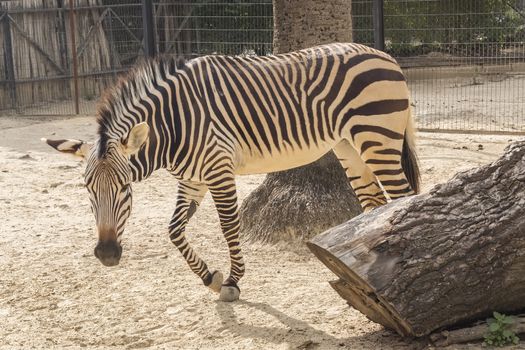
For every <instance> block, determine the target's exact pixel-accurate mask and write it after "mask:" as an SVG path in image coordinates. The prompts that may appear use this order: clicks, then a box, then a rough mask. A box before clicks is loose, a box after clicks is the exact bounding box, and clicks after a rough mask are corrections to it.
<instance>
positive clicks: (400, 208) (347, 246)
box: [308, 141, 525, 336]
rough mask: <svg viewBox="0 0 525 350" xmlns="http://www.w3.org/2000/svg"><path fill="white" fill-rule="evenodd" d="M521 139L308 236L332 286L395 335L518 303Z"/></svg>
mask: <svg viewBox="0 0 525 350" xmlns="http://www.w3.org/2000/svg"><path fill="white" fill-rule="evenodd" d="M524 217H525V141H522V142H517V143H515V144H513V145H511V146H510V147H508V148H507V150H506V153H505V154H504V155H503V157H501V158H500V159H499V160H497V161H495V162H494V163H492V164H489V165H486V166H483V167H480V168H477V169H473V170H471V171H468V172H464V173H460V174H458V175H456V176H455V177H454V178H453V179H452V180H450V181H449V182H448V183H445V184H442V185H438V186H436V187H434V189H433V190H431V191H430V193H425V194H421V195H418V196H412V197H408V198H403V199H400V200H397V201H395V202H393V203H390V204H389V205H386V206H383V207H380V208H377V209H375V210H373V211H372V212H370V213H368V214H366V215H361V216H359V217H357V218H354V219H353V220H350V221H348V222H346V223H344V224H342V225H340V226H338V227H335V228H333V229H330V230H328V231H326V232H325V233H323V234H322V235H320V236H318V237H316V238H314V239H313V240H312V241H311V242H309V243H308V246H309V248H310V249H311V250H312V251H313V252H314V254H315V255H316V256H317V257H318V258H319V259H320V260H321V261H322V262H323V263H324V264H325V265H327V266H328V267H329V268H330V269H331V270H332V271H333V272H334V273H335V274H336V275H337V276H339V280H338V281H335V282H332V283H331V284H332V286H333V287H334V288H335V290H336V291H337V292H338V293H339V294H340V295H341V296H342V297H343V298H344V299H346V300H347V301H348V303H349V304H350V305H351V306H353V307H355V308H356V309H358V310H360V311H361V312H363V313H364V314H365V315H367V316H368V317H369V318H370V319H371V320H373V321H376V322H378V323H381V324H383V325H384V326H385V327H388V328H391V329H394V330H396V331H397V332H398V333H399V334H401V335H403V336H424V335H428V334H430V333H431V332H432V331H434V330H437V329H441V328H444V327H450V326H453V325H458V324H464V323H466V322H469V321H473V320H476V319H479V318H485V317H487V316H489V315H490V314H491V312H492V311H500V312H505V313H512V312H516V311H519V310H522V309H525V220H524V219H523V218H524Z"/></svg>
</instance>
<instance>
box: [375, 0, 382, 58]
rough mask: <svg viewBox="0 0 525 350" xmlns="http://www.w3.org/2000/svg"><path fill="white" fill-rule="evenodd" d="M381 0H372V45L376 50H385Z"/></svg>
mask: <svg viewBox="0 0 525 350" xmlns="http://www.w3.org/2000/svg"><path fill="white" fill-rule="evenodd" d="M383 8H384V4H383V0H373V6H372V12H373V18H374V47H375V48H376V49H378V50H381V51H384V50H385V28H384V18H385V16H384V14H383Z"/></svg>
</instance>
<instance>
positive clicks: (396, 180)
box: [362, 139, 415, 200]
mask: <svg viewBox="0 0 525 350" xmlns="http://www.w3.org/2000/svg"><path fill="white" fill-rule="evenodd" d="M381 141H382V142H379V143H378V144H377V145H375V146H374V147H370V148H368V149H367V150H366V152H363V154H362V157H363V159H364V160H365V162H366V164H367V165H368V167H370V169H372V172H373V173H374V174H375V176H376V177H377V178H378V179H379V182H380V183H381V185H382V186H383V188H384V190H385V192H386V193H387V194H388V196H389V198H390V199H392V200H394V199H397V198H402V197H406V196H410V195H413V194H415V191H414V190H413V189H412V187H411V186H410V183H409V181H408V180H407V177H406V175H405V172H404V169H403V166H402V161H401V158H402V151H403V140H389V139H384V140H381Z"/></svg>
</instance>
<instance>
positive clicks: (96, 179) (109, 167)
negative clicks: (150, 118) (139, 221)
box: [42, 123, 149, 266]
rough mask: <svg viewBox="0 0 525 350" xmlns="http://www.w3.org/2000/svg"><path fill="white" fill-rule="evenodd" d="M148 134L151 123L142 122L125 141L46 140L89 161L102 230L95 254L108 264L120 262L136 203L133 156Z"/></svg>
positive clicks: (87, 178)
mask: <svg viewBox="0 0 525 350" xmlns="http://www.w3.org/2000/svg"><path fill="white" fill-rule="evenodd" d="M148 133H149V127H148V125H147V124H146V123H140V124H138V125H136V126H134V127H133V128H132V130H131V131H130V132H129V134H128V135H127V137H126V138H125V139H124V140H112V139H104V140H103V139H102V138H100V139H99V140H98V141H97V142H95V144H90V143H87V142H84V141H80V140H47V139H42V141H44V142H46V143H47V144H48V145H50V146H51V147H53V148H55V149H56V150H58V151H60V152H64V153H70V154H74V155H76V156H79V157H82V158H83V159H84V160H85V161H86V171H85V174H84V181H85V186H86V188H87V190H88V192H89V199H90V201H91V210H92V212H93V214H94V215H95V222H96V227H97V231H98V243H97V245H96V247H95V256H96V257H97V258H98V259H99V260H100V261H101V262H102V264H104V265H105V266H115V265H118V263H119V261H120V257H121V255H122V246H121V244H120V241H121V237H122V234H123V232H124V226H125V223H126V220H127V219H128V218H129V216H130V213H131V202H132V201H131V196H132V191H131V182H132V172H131V167H130V165H129V158H130V157H131V156H132V155H133V154H135V153H137V152H138V151H139V150H140V148H141V147H142V145H143V144H144V143H145V142H146V140H147V138H148ZM102 142H104V144H103V145H102Z"/></svg>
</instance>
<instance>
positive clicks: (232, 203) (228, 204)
mask: <svg viewBox="0 0 525 350" xmlns="http://www.w3.org/2000/svg"><path fill="white" fill-rule="evenodd" d="M208 188H209V189H210V193H211V195H212V197H213V201H214V202H215V207H216V208H217V212H218V213H219V220H220V222H221V229H222V233H223V234H224V238H226V242H227V243H228V248H229V252H230V263H231V267H230V276H229V277H228V278H227V279H226V281H224V283H223V285H222V288H221V294H220V299H221V300H222V301H235V300H237V299H239V294H240V292H241V291H240V289H239V286H238V285H237V284H238V282H239V280H240V279H241V277H242V276H243V275H244V261H243V258H242V254H241V247H240V244H239V210H238V205H237V191H236V188H235V178H234V175H233V173H226V174H225V173H222V172H221V173H219V176H218V178H214V179H213V182H210V183H208Z"/></svg>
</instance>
